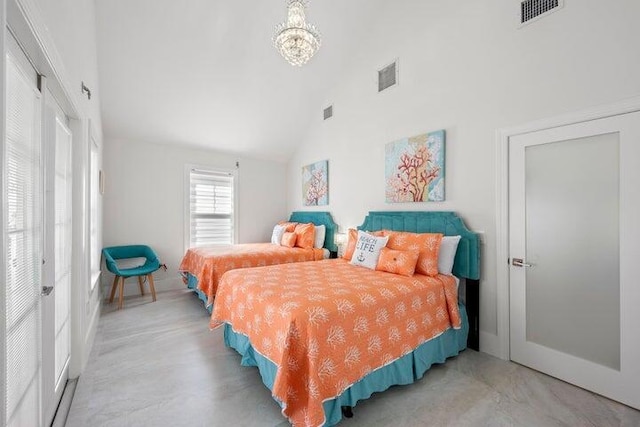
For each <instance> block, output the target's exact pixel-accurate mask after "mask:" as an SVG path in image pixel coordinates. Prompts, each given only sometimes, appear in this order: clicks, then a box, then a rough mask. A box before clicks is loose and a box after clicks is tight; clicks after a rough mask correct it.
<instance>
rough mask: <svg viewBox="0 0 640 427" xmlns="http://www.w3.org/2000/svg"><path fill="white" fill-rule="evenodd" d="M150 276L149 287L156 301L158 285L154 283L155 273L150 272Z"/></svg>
mask: <svg viewBox="0 0 640 427" xmlns="http://www.w3.org/2000/svg"><path fill="white" fill-rule="evenodd" d="M147 277H148V278H149V289H151V295H153V301H154V302H155V301H156V287H155V286H154V284H153V274H148V275H147Z"/></svg>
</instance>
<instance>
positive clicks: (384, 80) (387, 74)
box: [378, 60, 398, 92]
mask: <svg viewBox="0 0 640 427" xmlns="http://www.w3.org/2000/svg"><path fill="white" fill-rule="evenodd" d="M397 84H398V61H397V60H395V61H393V63H391V64H389V65H387V66H386V67H384V68H383V69H382V70H378V92H382V91H383V90H385V89H388V88H390V87H392V86H395V85H397Z"/></svg>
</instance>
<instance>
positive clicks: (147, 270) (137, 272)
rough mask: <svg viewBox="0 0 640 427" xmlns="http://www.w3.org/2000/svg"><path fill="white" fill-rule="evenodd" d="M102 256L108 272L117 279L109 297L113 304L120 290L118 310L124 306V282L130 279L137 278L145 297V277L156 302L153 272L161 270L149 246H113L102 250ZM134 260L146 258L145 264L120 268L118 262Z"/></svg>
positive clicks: (156, 257) (114, 280)
mask: <svg viewBox="0 0 640 427" xmlns="http://www.w3.org/2000/svg"><path fill="white" fill-rule="evenodd" d="M102 255H103V256H104V259H105V262H106V264H107V270H109V271H110V272H112V273H113V274H114V275H115V277H114V279H113V285H112V286H111V296H110V297H109V303H112V302H113V298H114V297H115V295H116V290H117V289H119V295H118V310H120V309H121V308H122V307H123V305H124V280H125V279H126V278H128V277H137V278H138V284H139V285H140V293H141V294H142V295H144V282H143V280H142V277H143V276H146V278H147V280H148V282H149V289H150V290H151V295H152V296H153V301H154V302H155V301H156V288H155V286H154V284H153V272H155V271H156V270H158V269H159V268H160V261H159V260H158V256H157V255H156V253H155V252H154V251H153V249H151V248H150V247H149V246H145V245H129V246H111V247H108V248H104V249H102ZM132 258H144V259H145V263H144V264H143V265H139V266H136V267H132V268H122V267H118V264H117V262H116V261H118V260H125V259H132Z"/></svg>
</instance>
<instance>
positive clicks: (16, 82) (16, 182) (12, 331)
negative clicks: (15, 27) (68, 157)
mask: <svg viewBox="0 0 640 427" xmlns="http://www.w3.org/2000/svg"><path fill="white" fill-rule="evenodd" d="M6 83H7V85H6V86H7V95H6V96H7V100H6V101H7V110H6V141H5V144H4V147H5V153H4V154H5V157H4V158H5V165H4V166H5V167H4V170H5V177H4V178H5V180H4V182H5V189H4V190H5V191H4V197H5V199H4V200H3V203H2V205H3V209H5V212H4V214H5V218H6V222H5V224H4V227H5V230H4V231H5V233H4V234H5V236H6V241H5V242H6V243H5V244H6V245H7V247H6V253H5V254H4V256H5V257H6V258H5V263H6V273H5V275H6V277H5V283H6V285H5V286H6V306H5V310H4V316H5V321H6V324H5V325H6V364H7V366H6V384H5V385H4V386H5V387H6V388H5V392H6V394H5V395H6V402H5V409H6V417H7V420H6V422H7V425H9V426H27V425H28V426H37V425H39V424H40V365H41V355H40V290H41V281H40V275H41V262H42V247H41V235H42V203H41V175H40V170H41V168H40V151H41V146H40V144H41V142H40V141H41V139H40V121H41V105H40V94H39V92H38V90H37V88H36V86H35V82H34V81H32V79H29V78H28V77H27V75H25V74H24V73H23V72H22V71H21V69H20V66H19V65H18V63H17V60H16V59H14V57H13V55H11V54H7V74H6Z"/></svg>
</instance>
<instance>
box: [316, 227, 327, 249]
mask: <svg viewBox="0 0 640 427" xmlns="http://www.w3.org/2000/svg"><path fill="white" fill-rule="evenodd" d="M315 229H316V240H315V242H314V243H313V247H314V248H321V247H323V246H324V237H325V236H326V234H327V228H326V227H325V226H324V225H316V226H315Z"/></svg>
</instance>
